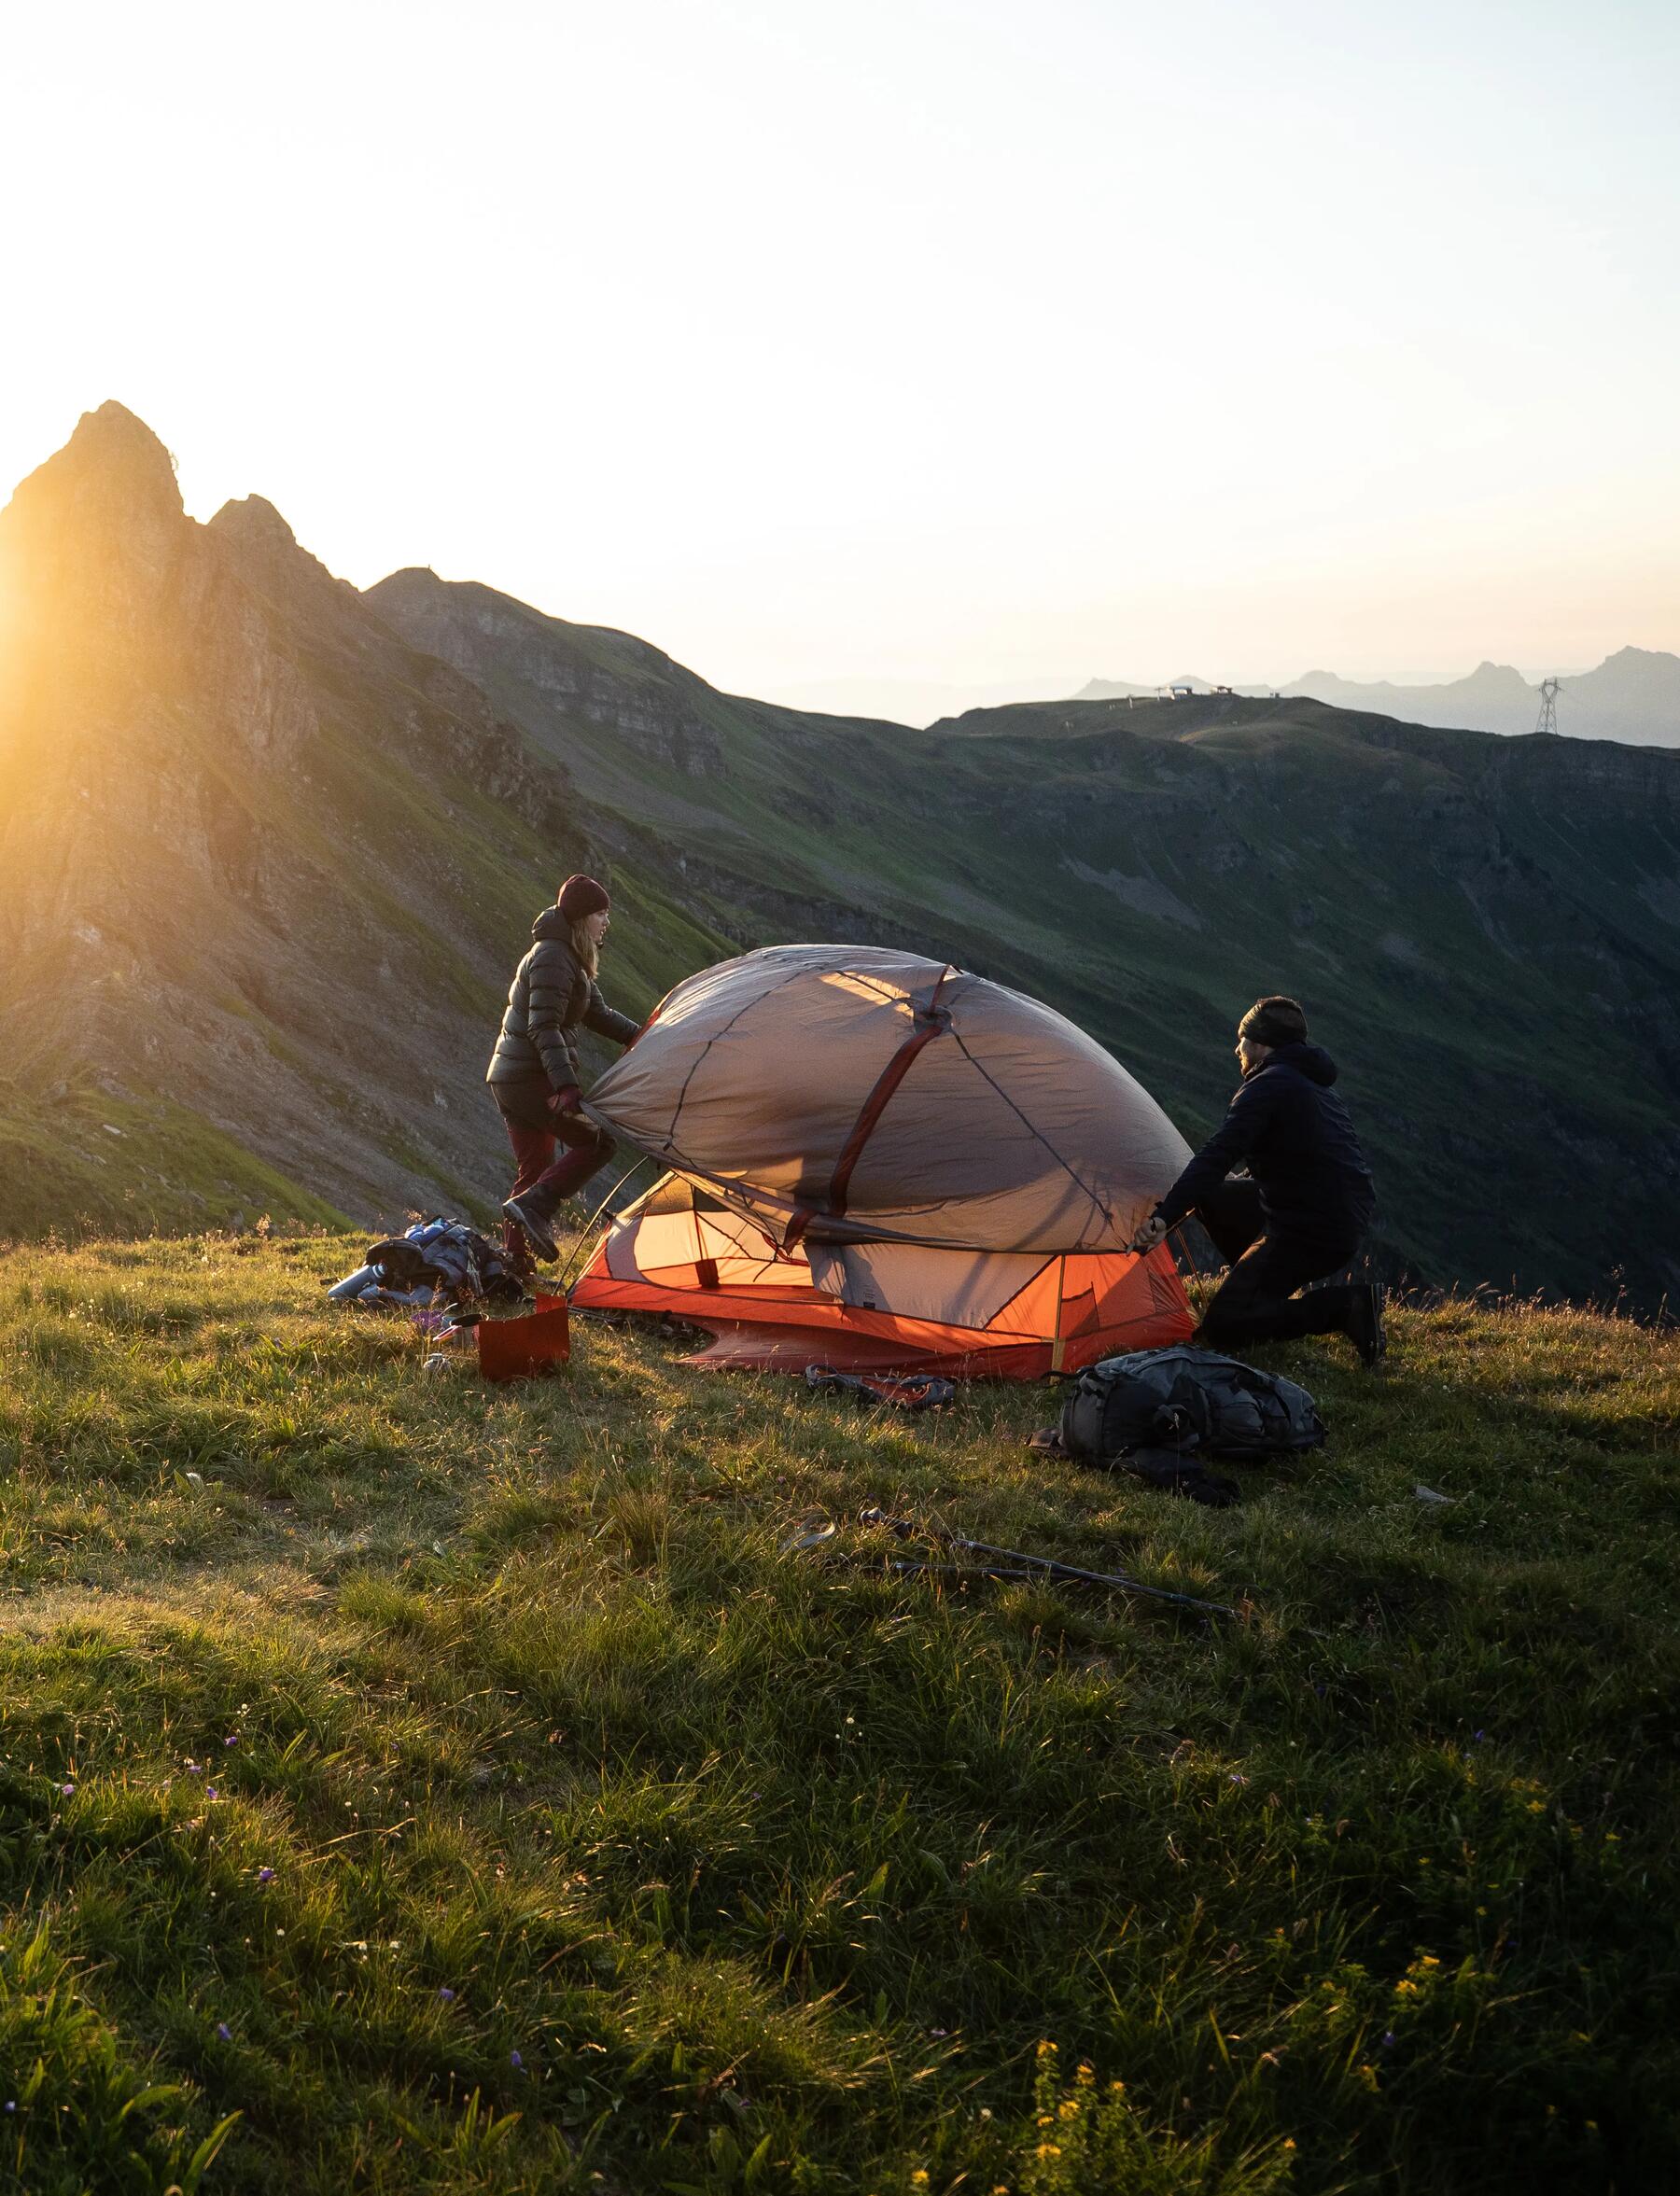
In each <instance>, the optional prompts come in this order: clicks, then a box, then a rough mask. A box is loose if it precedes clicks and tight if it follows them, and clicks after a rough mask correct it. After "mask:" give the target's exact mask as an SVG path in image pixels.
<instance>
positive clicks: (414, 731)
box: [0, 405, 1680, 1311]
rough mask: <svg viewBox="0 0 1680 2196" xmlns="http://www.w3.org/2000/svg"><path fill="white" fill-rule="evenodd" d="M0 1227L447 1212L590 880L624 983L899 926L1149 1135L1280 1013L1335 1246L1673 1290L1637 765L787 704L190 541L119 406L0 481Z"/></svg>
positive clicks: (1672, 1062) (620, 649)
mask: <svg viewBox="0 0 1680 2196" xmlns="http://www.w3.org/2000/svg"><path fill="white" fill-rule="evenodd" d="M0 595H3V596H4V598H5V600H6V602H7V605H8V617H9V628H8V637H7V647H6V648H5V650H0V1017H3V1018H4V1022H5V1027H6V1031H7V1056H6V1058H5V1060H4V1061H0V1151H5V1152H9V1153H10V1154H14V1156H15V1163H14V1164H13V1165H11V1166H9V1167H7V1168H0V1235H12V1236H19V1237H34V1236H36V1235H38V1234H40V1233H41V1232H42V1231H44V1230H46V1231H56V1232H58V1233H59V1234H60V1235H62V1236H64V1237H74V1236H75V1235H77V1233H80V1232H86V1231H88V1230H93V1231H100V1230H109V1229H113V1228H123V1229H130V1230H133V1231H135V1232H144V1231H145V1230H147V1229H148V1228H168V1227H178V1226H186V1227H201V1226H203V1225H206V1224H223V1223H227V1224H234V1223H237V1222H239V1221H240V1220H241V1219H243V1221H244V1222H245V1223H246V1224H249V1223H252V1222H254V1221H256V1220H258V1219H259V1218H260V1217H261V1216H262V1215H263V1214H264V1213H267V1214H268V1215H269V1216H270V1218H271V1220H272V1221H273V1222H275V1223H284V1222H286V1221H288V1220H299V1221H302V1222H304V1223H306V1224H315V1223H316V1222H330V1221H333V1220H334V1219H336V1218H337V1217H338V1216H345V1217H348V1218H350V1219H352V1220H353V1221H354V1222H356V1223H357V1224H366V1225H372V1224H393V1223H396V1222H399V1220H400V1219H401V1217H402V1215H403V1214H404V1213H405V1212H406V1211H409V1210H415V1209H422V1210H437V1209H439V1208H440V1207H451V1208H454V1209H457V1210H465V1211H467V1212H469V1213H470V1214H473V1215H475V1216H478V1217H480V1218H488V1217H489V1216H490V1215H492V1214H493V1213H494V1211H495V1210H496V1206H497V1202H498V1201H499V1198H500V1196H501V1195H502V1194H503V1192H504V1191H505V1188H506V1182H507V1169H508V1156H507V1151H506V1145H505V1140H504V1139H503V1135H502V1131H501V1128H500V1125H499V1123H498V1121H497V1116H496V1113H495V1110H494V1108H493V1107H492V1106H491V1105H490V1103H489V1102H488V1100H487V1098H486V1097H485V1094H484V1090H483V1080H482V1078H483V1064H484V1061H485V1059H486V1057H487V1056H488V1052H489V1047H490V1043H491V1040H492V1037H493V1034H494V1029H495V1026H496V1022H497V1016H498V1014H499V1011H500V1006H501V1000H502V997H503V994H504V992H505V987H506V985H507V982H508V978H509V975H510V972H511V970H512V968H513V966H514V965H515V963H516V961H517V960H518V958H519V956H520V954H521V952H522V951H523V950H524V948H525V944H526V943H527V942H528V937H529V926H530V921H531V917H532V916H533V914H534V913H535V912H536V910H537V909H538V908H539V906H541V905H543V904H544V903H545V902H548V901H549V900H550V899H551V898H552V896H553V890H554V887H555V885H556V884H557V882H558V881H559V879H560V878H561V877H562V876H563V875H564V874H566V873H567V871H568V870H570V869H572V868H575V867H595V868H599V869H602V870H604V871H607V872H608V873H609V874H610V879H611V884H612V889H613V892H614V897H615V907H616V914H617V918H618V919H617V920H616V922H615V926H614V930H613V936H612V941H611V944H610V948H609V956H608V960H607V965H606V970H605V977H606V983H607V988H608V991H609V996H611V997H613V998H614V999H615V1000H616V1001H617V1002H618V1003H620V1004H622V1005H623V1006H624V1007H626V1008H628V1009H629V1010H630V1011H631V1012H633V1013H639V1012H642V1011H645V1010H646V1009H647V1008H648V1007H650V1006H651V1004H652V1003H653V1001H654V1000H656V999H658V998H659V997H660V996H661V994H662V993H663V992H664V991H665V989H666V988H668V986H670V985H671V984H673V983H674V982H676V981H677V980H678V979H679V977H681V976H682V975H684V974H685V973H687V972H690V971H692V970H693V969H694V968H696V967H700V966H704V965H705V964H707V962H710V961H712V960H715V959H717V958H721V957H722V956H724V955H726V954H728V953H729V952H731V951H733V950H735V949H737V948H738V947H740V946H742V945H749V944H763V943H769V942H773V941H778V940H788V939H801V938H804V939H810V938H840V939H853V940H861V941H870V942H884V943H893V944H903V945H907V946H910V947H912V948H914V949H916V950H919V951H922V952H927V953H931V954H942V955H945V956H947V957H949V958H952V959H953V960H956V961H958V962H960V963H962V964H964V965H967V966H969V967H971V968H973V969H976V970H978V971H980V972H982V973H985V974H987V975H990V976H994V977H997V978H999V979H1001V980H1002V981H1005V982H1008V983H1012V984H1015V985H1018V986H1022V987H1024V988H1025V989H1027V990H1029V991H1031V992H1033V993H1035V994H1036V995H1038V996H1040V997H1042V998H1043V999H1046V1000H1049V1001H1051V1002H1052V1003H1053V1004H1055V1005H1056V1006H1057V1007H1059V1008H1061V1009H1062V1010H1063V1011H1064V1012H1066V1013H1068V1014H1071V1015H1072V1016H1073V1017H1074V1018H1075V1019H1076V1020H1078V1021H1079V1022H1081V1023H1083V1024H1084V1025H1085V1026H1086V1027H1087V1028H1090V1029H1091V1030H1092V1031H1093V1032H1094V1033H1095V1034H1096V1035H1097V1036H1098V1037H1099V1038H1100V1039H1101V1040H1102V1041H1103V1042H1105V1043H1107V1044H1108V1045H1110V1046H1111V1047H1112V1048H1113V1051H1114V1052H1115V1054H1116V1055H1117V1056H1119V1057H1120V1058H1121V1059H1122V1060H1123V1061H1124V1062H1125V1063H1126V1064H1127V1066H1128V1067H1129V1068H1131V1069H1132V1070H1134V1071H1135V1072H1137V1073H1138V1074H1139V1075H1140V1076H1141V1078H1142V1080H1143V1081H1144V1082H1145V1083H1146V1084H1148V1085H1149V1087H1150V1088H1151V1089H1152V1090H1154V1091H1155V1094H1156V1095H1157V1096H1158V1097H1159V1098H1161V1099H1162V1101H1163V1102H1164V1103H1165V1104H1166V1105H1167V1106H1168V1108H1169V1111H1170V1112H1172V1113H1173V1114H1174V1115H1175V1117H1176V1118H1177V1119H1178V1121H1179V1122H1180V1124H1181V1126H1183V1128H1184V1129H1185V1130H1186V1132H1187V1133H1188V1134H1190V1135H1191V1136H1196V1135H1198V1134H1199V1133H1201V1132H1202V1131H1204V1130H1205V1129H1207V1128H1208V1127H1209V1126H1211V1124H1212V1123H1213V1122H1214V1121H1215V1120H1216V1119H1217V1117H1218V1115H1219V1113H1220V1112H1221V1111H1222V1109H1223V1106H1224V1104H1225V1099H1226V1098H1227V1096H1228V1093H1229V1089H1230V1085H1231V1082H1232V1076H1233V1070H1232V1066H1231V1061H1230V1046H1231V1031H1232V1025H1233V1022H1234V1019H1235V1017H1236V1015H1237V1014H1238V1013H1239V1011H1240V1010H1241V1009H1242V1008H1243V1007H1244V1006H1245V1005H1246V1004H1247V1003H1248V1002H1249V1001H1250V1000H1252V999H1253V998H1254V997H1255V996H1256V995H1257V994H1258V993H1259V992H1261V991H1265V990H1271V989H1283V990H1287V991H1293V992H1295V993H1296V994H1298V995H1299V996H1300V997H1301V998H1302V999H1303V1000H1305V1001H1306V1003H1307V1005H1308V1008H1309V1013H1310V1014H1311V1015H1312V1017H1313V1020H1314V1023H1315V1026H1316V1030H1317V1033H1318V1034H1319V1035H1320V1036H1321V1037H1322V1038H1323V1040H1324V1041H1325V1042H1327V1043H1328V1045H1329V1046H1330V1048H1331V1050H1332V1051H1333V1052H1334V1053H1335V1054H1336V1055H1337V1057H1338V1058H1339V1059H1340V1061H1341V1062H1342V1066H1343V1070H1344V1075H1345V1089H1346V1093H1347V1095H1348V1097H1349V1098H1350V1101H1351V1105H1352V1109H1353V1112H1354V1114H1355V1117H1356V1119H1357V1121H1358V1122H1359V1125H1360V1126H1361V1129H1362V1131H1363V1133H1364V1134H1365V1138H1366V1140H1367V1142H1368V1144H1369V1146H1370V1149H1371V1154H1372V1157H1373V1160H1374V1163H1375V1166H1376V1170H1377V1175H1378V1184H1379V1195H1380V1198H1381V1213H1380V1218H1379V1237H1378V1240H1377V1243H1376V1247H1375V1254H1376V1256H1377V1257H1378V1259H1379V1262H1380V1264H1381V1265H1382V1266H1384V1268H1385V1269H1386V1270H1387V1271H1389V1272H1390V1273H1391V1274H1396V1275H1406V1276H1408V1277H1412V1278H1417V1279H1421V1280H1425V1281H1430V1282H1437V1283H1452V1282H1457V1283H1461V1284H1464V1285H1471V1284H1484V1283H1491V1284H1493V1285H1494V1286H1496V1287H1505V1286H1513V1285H1514V1286H1515V1287H1516V1288H1517V1289H1518V1290H1519V1291H1530V1290H1544V1291H1547V1292H1549V1293H1551V1294H1561V1295H1566V1296H1569V1297H1572V1298H1575V1299H1577V1300H1603V1299H1607V1298H1613V1297H1615V1296H1616V1295H1617V1293H1618V1292H1621V1291H1625V1292H1626V1293H1627V1294H1628V1296H1629V1298H1630V1299H1631V1301H1632V1302H1634V1303H1635V1304H1637V1305H1638V1306H1639V1307H1641V1308H1644V1309H1645V1310H1648V1311H1656V1310H1657V1309H1658V1308H1659V1307H1660V1306H1661V1305H1662V1303H1663V1302H1664V1300H1665V1298H1667V1297H1668V1295H1669V1294H1670V1293H1671V1292H1672V1291H1673V1289H1674V1288H1675V1285H1676V1282H1680V1254H1677V1253H1676V1252H1675V1249H1674V1245H1675V1244H1676V1242H1680V1129H1677V1128H1676V1126H1675V1121H1676V1115H1677V1105H1680V1035H1677V1034H1676V1029H1675V1025H1674V1017H1673V1000H1674V998H1675V997H1676V996H1680V754H1677V753H1671V752H1666V751H1662V750H1657V749H1644V750H1636V749H1630V748H1617V747H1613V746H1610V745H1607V744H1596V743H1591V742H1587V741H1580V740H1568V741H1551V740H1533V739H1529V740H1501V739H1497V738H1493V737H1491V736H1488V735H1483V734H1473V733H1451V732H1428V731H1422V730H1420V729H1419V728H1417V727H1408V726H1406V725H1400V724H1395V723H1393V722H1392V721H1390V720H1386V719H1382V718H1376V717H1368V716H1359V715H1353V714H1350V713H1347V712H1343V711H1337V710H1334V709H1330V708H1326V707H1324V706H1322V705H1320V704H1317V703H1315V702H1311V701H1304V700H1285V701H1281V702H1273V701H1262V700H1253V699H1247V698H1243V697H1239V696H1224V695H1215V696H1204V697H1202V698H1200V699H1198V700H1196V701H1193V702H1187V703H1177V704H1163V703H1153V704H1141V705H1139V706H1135V707H1133V706H1127V705H1126V704H1125V703H1123V702H1107V703H1104V702H1093V703H1058V704H1055V705H1043V706H1018V707H1013V708H1006V709H996V710H988V711H981V712H976V713H974V714H973V715H972V716H969V717H965V718H963V719H961V720H959V721H956V722H952V723H945V724H941V725H935V726H933V727H932V728H931V730H929V731H926V732H918V731H913V730H910V729H907V728H905V727H903V726H899V725H891V724H884V723H878V722H868V721H859V720H848V719H841V718H833V717H819V716H807V715H802V714H800V713H799V712H797V711H793V710H789V709H781V708H776V707H772V706H768V705H765V704H762V703H758V702H754V701H750V700H747V699H743V698H740V697H736V696H731V695H725V694H721V693H719V692H716V691H715V690H714V689H713V688H711V687H709V686H707V684H706V682H705V681H704V680H703V679H700V678H696V677H695V676H694V675H693V673H692V672H689V671H687V670H685V669H683V667H682V666H681V665H679V664H675V663H673V662H672V661H671V660H670V659H669V658H668V657H666V656H665V655H663V654H662V653H661V652H660V651H659V650H657V649H654V648H651V647H650V646H649V645H648V644H647V643H646V642H643V641H640V640H638V639H636V638H635V637H633V636H629V635H626V634H622V633H612V632H608V631H605V630H603V629H600V628H595V627H584V626H575V625H568V624H567V623H565V622H563V621H560V620H557V619H553V618H547V617H544V616H542V615H541V614H539V612H537V611H536V610H533V609H531V608H528V607H526V606H525V605H523V604H519V603H516V602H512V601H511V600H510V599H509V598H508V597H506V596H503V595H498V594H495V593H494V592H493V591H492V590H490V589H488V588H483V587H478V586H467V585H450V584H446V583H445V582H443V581H441V580H438V579H437V578H436V577H435V575H433V574H431V573H429V572H424V571H408V572H401V573H398V574H396V575H394V576H393V577H392V578H391V579H390V580H386V581H385V582H383V583H382V584H381V585H380V586H379V587H377V588H374V589H372V590H371V591H370V592H369V594H365V595H363V594H357V591H356V590H355V589H353V588H351V587H349V586H348V585H346V584H345V583H344V582H343V581H341V580H335V579H334V578H333V577H332V576H331V575H330V574H329V573H328V572H327V571H326V570H325V569H324V567H323V566H321V565H319V564H318V563H317V562H316V560H315V558H314V557H312V556H311V555H310V554H309V553H308V552H307V551H306V550H304V549H303V548H301V546H300V545H299V544H298V542H297V541H296V540H295V539H293V537H292V534H291V532H290V529H289V528H288V527H287V525H286V523H285V521H284V520H283V519H282V518H281V517H280V515H279V513H278V512H276V511H273V509H272V508H271V507H270V506H269V505H267V504H266V503H264V502H262V501H261V499H260V498H258V497H251V498H248V499H246V500H245V501H244V502H240V503H235V504H231V505H229V506H227V507H226V508H225V509H224V510H223V511H220V512H218V513H217V516H216V517H215V519H214V520H213V521H212V522H211V523H210V524H209V525H197V524H195V523H194V522H193V521H191V520H190V519H189V518H188V517H187V515H186V513H185V511H183V509H182V505H181V498H180V494H179V490H178V488H177V486H176V483H175V476H174V471H173V468H172V465H171V462H170V459H169V456H168V455H167V453H166V452H165V451H164V450H163V448H162V446H161V443H159V442H158V441H157V439H156V437H155V436H153V435H151V434H150V432H149V431H148V430H147V428H146V427H144V426H143V425H142V424H141V422H139V421H138V420H136V419H135V418H133V415H132V414H131V413H127V412H125V411H124V410H123V409H122V407H121V406H119V405H105V406H103V407H102V408H101V409H100V411H98V412H97V413H90V414H89V415H88V416H87V417H86V418H85V419H84V420H83V421H82V423H81V425H80V426H79V427H77V432H76V434H75V435H74V436H73V437H72V439H71V441H70V443H69V444H68V445H67V447H66V448H65V449H64V450H63V451H61V452H60V453H59V454H58V455H56V456H55V457H53V458H51V459H50V460H49V462H48V463H47V464H46V465H45V466H43V467H41V468H40V469H38V470H37V471H36V472H35V474H33V475H32V476H31V477H30V478H29V479H28V480H27V481H25V482H24V483H22V484H21V486H20V488H19V489H18V491H17V493H16V495H15V496H14V497H13V498H12V500H11V503H10V504H9V506H7V509H6V510H5V511H3V512H0ZM113 1131H116V1132H119V1133H112V1132H113Z"/></svg>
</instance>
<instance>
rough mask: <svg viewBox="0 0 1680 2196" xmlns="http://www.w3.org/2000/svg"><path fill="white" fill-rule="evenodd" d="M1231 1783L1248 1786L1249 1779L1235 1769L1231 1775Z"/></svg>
mask: <svg viewBox="0 0 1680 2196" xmlns="http://www.w3.org/2000/svg"><path fill="white" fill-rule="evenodd" d="M1230 1782H1231V1783H1233V1784H1246V1783H1248V1779H1247V1778H1246V1777H1245V1776H1244V1775H1243V1774H1242V1772H1241V1771H1240V1770H1239V1769H1233V1770H1232V1771H1231V1775H1230Z"/></svg>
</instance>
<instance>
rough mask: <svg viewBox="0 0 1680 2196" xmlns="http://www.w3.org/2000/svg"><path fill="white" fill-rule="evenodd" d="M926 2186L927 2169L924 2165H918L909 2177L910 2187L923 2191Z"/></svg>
mask: <svg viewBox="0 0 1680 2196" xmlns="http://www.w3.org/2000/svg"><path fill="white" fill-rule="evenodd" d="M927 2185H928V2169H927V2167H926V2166H925V2165H918V2166H917V2169H916V2171H915V2172H914V2173H913V2174H912V2175H910V2186H911V2187H912V2188H913V2189H925V2188H926V2187H927Z"/></svg>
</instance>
